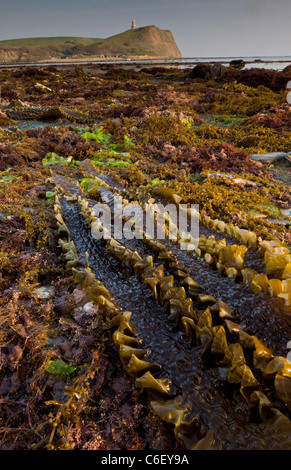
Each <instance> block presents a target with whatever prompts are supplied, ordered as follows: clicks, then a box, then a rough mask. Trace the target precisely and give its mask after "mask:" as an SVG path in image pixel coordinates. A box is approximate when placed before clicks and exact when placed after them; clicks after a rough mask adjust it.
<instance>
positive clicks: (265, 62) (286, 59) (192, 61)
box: [0, 56, 291, 71]
mask: <svg viewBox="0 0 291 470" xmlns="http://www.w3.org/2000/svg"><path fill="white" fill-rule="evenodd" d="M237 59H242V60H243V61H244V62H245V66H244V67H243V69H251V68H254V67H255V68H263V69H269V70H276V71H282V70H283V69H284V68H285V67H287V66H288V65H291V56H254V57H182V58H179V59H135V60H131V59H126V60H122V59H116V58H112V59H111V58H108V59H103V60H88V59H86V58H84V59H79V60H76V61H59V62H57V61H56V62H54V61H51V62H41V63H37V64H35V63H33V64H29V63H28V64H0V68H12V67H17V68H18V67H29V66H30V67H35V66H39V67H41V66H43V67H44V66H46V67H47V66H49V65H52V66H60V65H68V66H69V65H89V64H96V65H98V64H99V65H101V64H115V65H122V64H128V65H131V64H132V65H133V64H136V65H138V64H140V65H142V64H145V65H161V66H163V65H165V66H172V67H179V68H191V67H194V66H195V65H197V64H200V63H209V64H215V63H221V64H223V65H229V63H230V62H231V61H232V60H237Z"/></svg>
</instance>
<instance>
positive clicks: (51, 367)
mask: <svg viewBox="0 0 291 470" xmlns="http://www.w3.org/2000/svg"><path fill="white" fill-rule="evenodd" d="M45 370H46V372H48V373H49V374H52V375H57V376H66V375H72V374H74V373H75V372H76V370H77V369H76V367H74V366H69V365H68V364H66V363H65V362H64V361H62V360H61V359H57V360H55V361H50V362H49V363H48V365H47V366H46V368H45Z"/></svg>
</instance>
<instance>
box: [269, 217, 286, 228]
mask: <svg viewBox="0 0 291 470" xmlns="http://www.w3.org/2000/svg"><path fill="white" fill-rule="evenodd" d="M270 222H272V223H273V224H276V225H280V226H282V227H286V228H288V227H290V226H291V220H288V219H272V220H270Z"/></svg>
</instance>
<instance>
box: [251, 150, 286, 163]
mask: <svg viewBox="0 0 291 470" xmlns="http://www.w3.org/2000/svg"><path fill="white" fill-rule="evenodd" d="M287 157H288V154H287V153H285V152H270V153H262V154H258V155H252V156H251V159H252V160H254V161H256V162H262V163H274V162H277V161H279V160H284V159H286V158H287Z"/></svg>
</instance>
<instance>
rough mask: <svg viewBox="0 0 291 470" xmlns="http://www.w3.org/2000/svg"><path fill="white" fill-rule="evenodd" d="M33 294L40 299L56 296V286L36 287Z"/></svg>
mask: <svg viewBox="0 0 291 470" xmlns="http://www.w3.org/2000/svg"><path fill="white" fill-rule="evenodd" d="M33 294H34V295H35V296H36V297H37V298H38V299H40V300H48V299H51V298H52V297H54V295H55V288H54V287H53V286H41V287H36V288H35V289H34V291H33Z"/></svg>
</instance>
